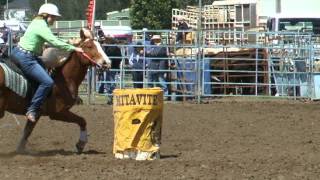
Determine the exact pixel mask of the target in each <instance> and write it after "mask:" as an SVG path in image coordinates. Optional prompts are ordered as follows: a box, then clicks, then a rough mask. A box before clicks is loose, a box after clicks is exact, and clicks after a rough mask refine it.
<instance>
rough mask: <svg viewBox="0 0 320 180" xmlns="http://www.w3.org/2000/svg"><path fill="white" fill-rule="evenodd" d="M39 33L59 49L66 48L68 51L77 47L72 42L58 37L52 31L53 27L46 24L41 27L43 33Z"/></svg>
mask: <svg viewBox="0 0 320 180" xmlns="http://www.w3.org/2000/svg"><path fill="white" fill-rule="evenodd" d="M39 35H40V36H41V37H42V38H43V39H44V40H45V41H46V42H48V43H49V44H51V45H52V46H54V47H57V48H59V49H64V50H66V51H73V50H75V49H76V48H75V47H74V46H72V45H71V44H68V43H66V42H64V41H62V40H61V39H59V38H57V37H56V36H55V35H54V34H53V33H52V31H51V29H50V28H49V27H48V26H47V25H46V24H45V25H44V26H42V27H41V33H39Z"/></svg>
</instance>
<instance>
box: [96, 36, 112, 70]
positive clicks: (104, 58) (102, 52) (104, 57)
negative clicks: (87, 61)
mask: <svg viewBox="0 0 320 180" xmlns="http://www.w3.org/2000/svg"><path fill="white" fill-rule="evenodd" d="M94 44H95V45H96V47H97V50H98V52H99V53H100V54H101V56H102V59H99V61H98V63H101V64H103V63H102V62H106V63H107V64H109V65H111V60H110V58H109V57H108V56H107V55H106V53H105V52H104V51H103V49H102V47H101V45H100V43H99V42H97V41H94Z"/></svg>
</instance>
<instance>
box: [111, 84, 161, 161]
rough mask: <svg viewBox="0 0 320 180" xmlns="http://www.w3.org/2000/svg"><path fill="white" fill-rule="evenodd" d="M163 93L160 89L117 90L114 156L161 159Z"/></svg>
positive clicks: (115, 95) (114, 103) (115, 99)
mask: <svg viewBox="0 0 320 180" xmlns="http://www.w3.org/2000/svg"><path fill="white" fill-rule="evenodd" d="M162 114H163V91H162V90H161V89H160V88H146V89H116V90H114V91H113V116H114V143H113V154H114V155H115V157H116V158H119V159H136V160H154V159H158V158H160V143H161V127H162Z"/></svg>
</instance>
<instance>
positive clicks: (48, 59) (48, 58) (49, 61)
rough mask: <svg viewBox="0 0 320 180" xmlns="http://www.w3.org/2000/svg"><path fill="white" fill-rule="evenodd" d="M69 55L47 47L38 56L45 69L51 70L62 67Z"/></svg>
mask: <svg viewBox="0 0 320 180" xmlns="http://www.w3.org/2000/svg"><path fill="white" fill-rule="evenodd" d="M69 55H70V53H69V52H66V51H63V50H60V49H57V48H53V47H48V48H46V49H44V50H43V53H42V56H40V57H39V58H40V59H42V62H43V63H44V65H45V67H46V68H48V69H53V68H56V67H59V66H62V65H63V64H64V63H65V62H66V60H67V58H68V56H69Z"/></svg>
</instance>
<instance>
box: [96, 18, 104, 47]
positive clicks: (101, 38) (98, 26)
mask: <svg viewBox="0 0 320 180" xmlns="http://www.w3.org/2000/svg"><path fill="white" fill-rule="evenodd" d="M94 28H95V36H96V37H97V38H98V41H99V42H100V43H101V44H102V43H104V41H105V35H104V32H103V30H102V29H101V24H100V22H95V23H94Z"/></svg>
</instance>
